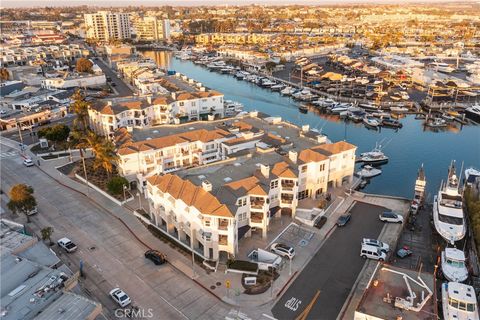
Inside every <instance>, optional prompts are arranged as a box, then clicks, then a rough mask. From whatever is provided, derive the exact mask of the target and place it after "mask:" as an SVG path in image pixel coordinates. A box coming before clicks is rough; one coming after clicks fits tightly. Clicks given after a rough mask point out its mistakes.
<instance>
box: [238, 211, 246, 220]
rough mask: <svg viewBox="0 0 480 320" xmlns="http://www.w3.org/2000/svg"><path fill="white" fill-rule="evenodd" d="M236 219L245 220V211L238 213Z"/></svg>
mask: <svg viewBox="0 0 480 320" xmlns="http://www.w3.org/2000/svg"><path fill="white" fill-rule="evenodd" d="M238 220H239V221H245V220H247V213H246V212H243V213H240V214H239V215H238Z"/></svg>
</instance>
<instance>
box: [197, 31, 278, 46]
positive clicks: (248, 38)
mask: <svg viewBox="0 0 480 320" xmlns="http://www.w3.org/2000/svg"><path fill="white" fill-rule="evenodd" d="M275 37H276V35H274V34H268V33H202V34H199V35H197V36H195V43H196V44H197V45H208V44H267V43H269V42H271V41H272V40H273V39H274V38H275Z"/></svg>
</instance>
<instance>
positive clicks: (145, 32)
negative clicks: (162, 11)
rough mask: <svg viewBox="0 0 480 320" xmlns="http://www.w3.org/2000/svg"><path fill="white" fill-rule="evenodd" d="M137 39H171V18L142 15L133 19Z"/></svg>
mask: <svg viewBox="0 0 480 320" xmlns="http://www.w3.org/2000/svg"><path fill="white" fill-rule="evenodd" d="M133 27H134V29H135V32H136V35H137V39H138V40H141V41H160V40H169V39H170V20H168V19H159V18H157V17H142V18H137V19H136V20H134V21H133Z"/></svg>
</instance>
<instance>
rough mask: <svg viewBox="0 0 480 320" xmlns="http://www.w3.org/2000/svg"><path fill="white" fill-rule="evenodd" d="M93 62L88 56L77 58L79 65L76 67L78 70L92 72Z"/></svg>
mask: <svg viewBox="0 0 480 320" xmlns="http://www.w3.org/2000/svg"><path fill="white" fill-rule="evenodd" d="M92 67H93V63H92V61H90V60H89V59H86V58H80V59H78V60H77V66H76V69H77V71H78V72H88V73H92V72H93V70H92Z"/></svg>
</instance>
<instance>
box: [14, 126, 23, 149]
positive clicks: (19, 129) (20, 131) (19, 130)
mask: <svg viewBox="0 0 480 320" xmlns="http://www.w3.org/2000/svg"><path fill="white" fill-rule="evenodd" d="M15 123H16V125H17V128H18V135H19V136H20V143H21V146H20V150H21V151H22V154H23V136H22V129H21V128H20V125H19V123H18V120H15Z"/></svg>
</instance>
